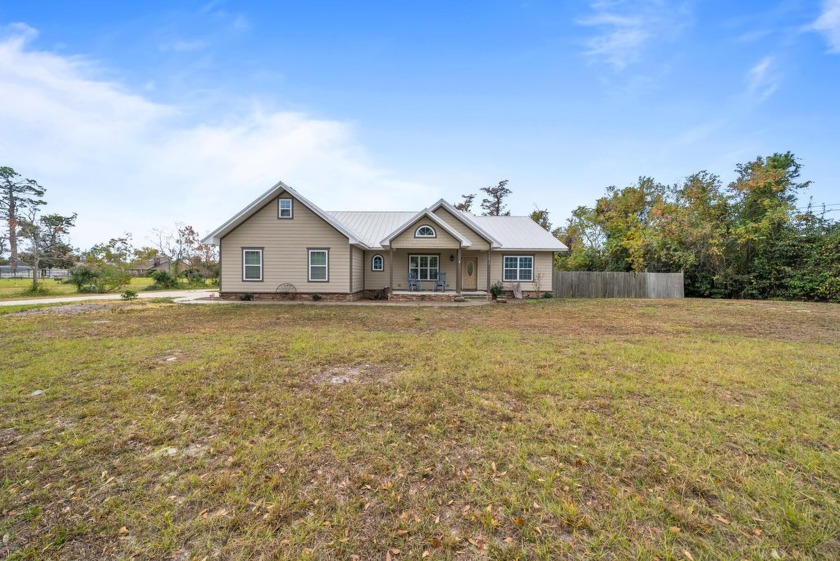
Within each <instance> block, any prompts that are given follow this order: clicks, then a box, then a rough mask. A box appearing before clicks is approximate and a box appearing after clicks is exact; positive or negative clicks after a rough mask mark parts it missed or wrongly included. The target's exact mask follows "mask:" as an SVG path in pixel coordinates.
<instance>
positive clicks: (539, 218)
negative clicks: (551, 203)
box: [530, 207, 551, 232]
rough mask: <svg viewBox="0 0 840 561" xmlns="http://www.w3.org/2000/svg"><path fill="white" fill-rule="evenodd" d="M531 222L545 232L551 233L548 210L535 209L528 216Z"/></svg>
mask: <svg viewBox="0 0 840 561" xmlns="http://www.w3.org/2000/svg"><path fill="white" fill-rule="evenodd" d="M530 217H531V220H533V221H534V222H536V223H537V224H539V225H540V226H541V227H542V228H543V229H544V230H545V231H547V232H551V220H550V218H549V212H548V209H544V208H539V207H537V208H535V209H534V210H532V211H531V214H530Z"/></svg>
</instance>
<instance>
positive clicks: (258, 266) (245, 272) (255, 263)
mask: <svg viewBox="0 0 840 561" xmlns="http://www.w3.org/2000/svg"><path fill="white" fill-rule="evenodd" d="M242 280H244V281H261V280H263V251H262V249H243V250H242Z"/></svg>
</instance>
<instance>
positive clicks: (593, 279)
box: [551, 271, 685, 298]
mask: <svg viewBox="0 0 840 561" xmlns="http://www.w3.org/2000/svg"><path fill="white" fill-rule="evenodd" d="M551 288H552V290H553V291H554V296H555V297H557V298H684V297H685V292H684V290H683V274H682V273H613V272H606V271H604V272H602V271H598V272H588V271H554V277H553V278H552V283H551Z"/></svg>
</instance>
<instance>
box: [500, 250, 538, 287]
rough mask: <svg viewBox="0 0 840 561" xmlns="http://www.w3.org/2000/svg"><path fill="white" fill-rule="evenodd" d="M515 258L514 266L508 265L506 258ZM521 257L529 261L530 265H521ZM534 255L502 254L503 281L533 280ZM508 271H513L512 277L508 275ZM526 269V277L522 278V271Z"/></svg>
mask: <svg viewBox="0 0 840 561" xmlns="http://www.w3.org/2000/svg"><path fill="white" fill-rule="evenodd" d="M508 259H516V267H508V263H507V260H508ZM523 259H529V260H530V261H531V266H530V267H523V266H522V261H523ZM534 261H535V259H534V256H533V255H504V256H502V279H503V280H504V281H505V282H533V281H534ZM508 271H512V272H514V274H513V275H512V277H513V278H510V277H508ZM525 271H528V275H527V277H528V278H524V276H523V272H525Z"/></svg>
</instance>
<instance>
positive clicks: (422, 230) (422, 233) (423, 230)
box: [414, 224, 437, 238]
mask: <svg viewBox="0 0 840 561" xmlns="http://www.w3.org/2000/svg"><path fill="white" fill-rule="evenodd" d="M414 237H415V238H436V237H437V234H435V229H434V228H432V227H431V226H429V225H428V224H423V225H422V226H420V227H419V228H417V230H415V231H414Z"/></svg>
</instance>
